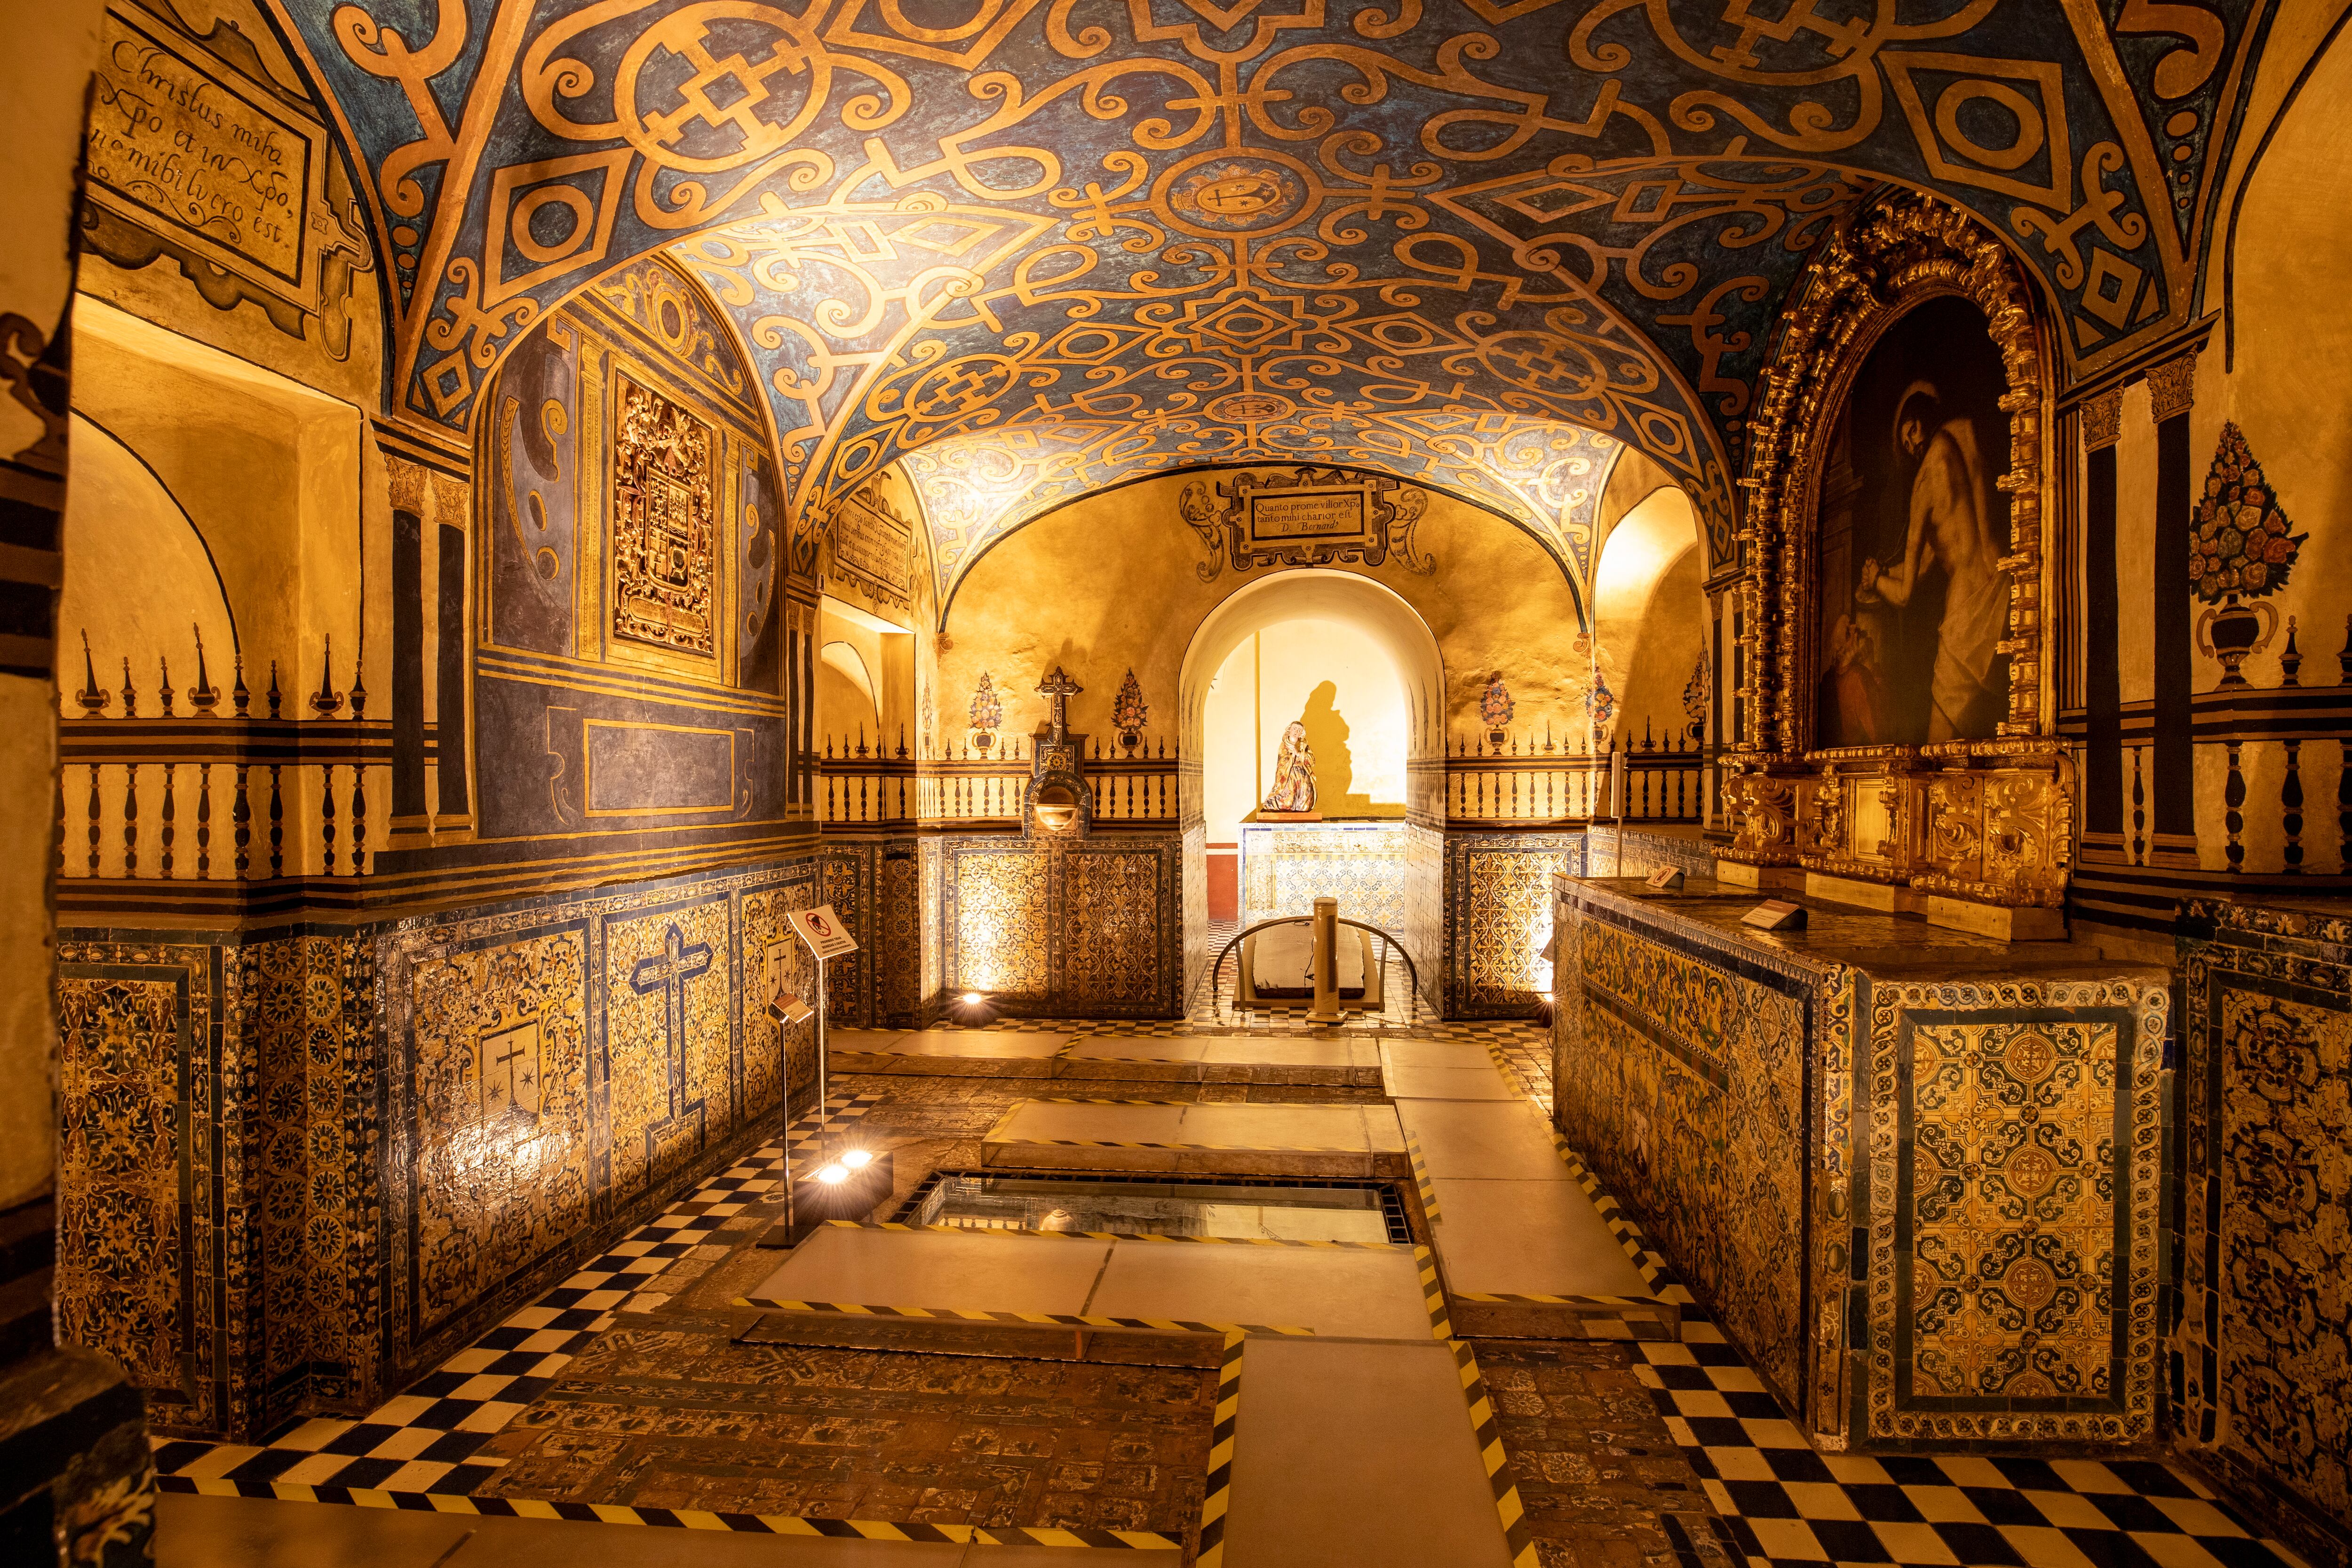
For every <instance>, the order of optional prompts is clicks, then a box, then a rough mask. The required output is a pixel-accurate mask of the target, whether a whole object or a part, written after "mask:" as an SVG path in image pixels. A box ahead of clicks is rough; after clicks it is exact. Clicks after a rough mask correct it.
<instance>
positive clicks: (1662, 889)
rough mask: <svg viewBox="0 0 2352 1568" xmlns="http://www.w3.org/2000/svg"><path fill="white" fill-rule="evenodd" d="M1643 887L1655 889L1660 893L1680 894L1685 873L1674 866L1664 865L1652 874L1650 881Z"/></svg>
mask: <svg viewBox="0 0 2352 1568" xmlns="http://www.w3.org/2000/svg"><path fill="white" fill-rule="evenodd" d="M1642 885H1643V886H1644V887H1648V888H1653V889H1654V890H1656V891H1657V892H1659V893H1680V892H1681V891H1682V886H1683V873H1681V872H1679V871H1676V870H1675V868H1674V867H1673V866H1670V865H1662V866H1660V867H1659V868H1658V869H1657V870H1655V871H1654V872H1652V873H1650V879H1649V880H1648V881H1647V882H1645V883H1643V884H1642Z"/></svg>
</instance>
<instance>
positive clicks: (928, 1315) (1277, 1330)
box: [735, 1296, 1315, 1336]
mask: <svg viewBox="0 0 2352 1568" xmlns="http://www.w3.org/2000/svg"><path fill="white" fill-rule="evenodd" d="M735 1304H736V1305H737V1306H739V1307H752V1308H756V1309H758V1310H759V1311H761V1312H831V1313H833V1314H835V1315H836V1316H841V1317H863V1318H911V1319H917V1320H925V1321H929V1322H966V1323H1029V1324H1033V1325H1036V1326H1041V1327H1045V1328H1069V1329H1153V1330H1156V1331H1158V1332H1159V1333H1213V1334H1253V1333H1267V1334H1287V1335H1292V1336H1297V1335H1303V1334H1312V1333H1314V1332H1315V1331H1314V1330H1313V1329H1308V1328H1290V1327H1284V1326H1280V1325H1275V1324H1268V1323H1201V1322H1190V1321H1189V1320H1185V1319H1181V1318H1106V1317H1095V1316H1091V1315H1082V1314H1080V1313H1076V1312H990V1311H986V1310H984V1309H982V1308H979V1307H877V1306H874V1305H872V1304H870V1303H867V1302H863V1301H780V1300H776V1299H774V1298H772V1297H768V1296H738V1297H736V1298H735Z"/></svg>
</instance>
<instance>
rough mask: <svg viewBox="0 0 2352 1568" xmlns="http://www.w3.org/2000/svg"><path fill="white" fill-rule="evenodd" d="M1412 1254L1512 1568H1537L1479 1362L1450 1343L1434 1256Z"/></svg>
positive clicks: (1460, 1343)
mask: <svg viewBox="0 0 2352 1568" xmlns="http://www.w3.org/2000/svg"><path fill="white" fill-rule="evenodd" d="M1412 1254H1413V1261H1414V1262H1415V1263H1417V1264H1419V1265H1420V1268H1421V1296H1422V1304H1423V1306H1425V1307H1427V1308H1428V1309H1429V1334H1430V1337H1431V1338H1432V1339H1434V1340H1437V1341H1438V1342H1440V1343H1443V1344H1444V1346H1445V1348H1446V1350H1447V1352H1448V1353H1450V1354H1452V1355H1453V1357H1454V1370H1455V1371H1456V1372H1457V1373H1459V1374H1460V1375H1461V1378H1462V1397H1463V1398H1464V1399H1465V1401H1466V1402H1467V1403H1468V1405H1469V1406H1470V1429H1471V1432H1472V1435H1473V1436H1475V1437H1476V1438H1477V1442H1478V1462H1479V1463H1480V1464H1481V1465H1483V1466H1485V1467H1486V1484H1487V1485H1488V1486H1489V1487H1490V1488H1492V1489H1493V1491H1494V1494H1495V1512H1496V1516H1497V1517H1498V1518H1500V1519H1501V1521H1503V1538H1504V1540H1505V1541H1506V1542H1508V1543H1509V1546H1510V1550H1511V1568H1536V1548H1535V1542H1534V1540H1533V1539H1532V1538H1531V1537H1530V1536H1529V1535H1528V1521H1527V1510H1526V1509H1525V1508H1524V1507H1522V1506H1521V1505H1520V1502H1519V1489H1518V1486H1517V1483H1516V1482H1514V1481H1513V1480H1512V1479H1511V1474H1510V1456H1509V1455H1508V1454H1507V1453H1505V1452H1504V1451H1503V1438H1502V1435H1501V1434H1500V1433H1499V1432H1498V1431H1497V1430H1496V1426H1495V1406H1494V1401H1493V1400H1491V1399H1490V1398H1488V1397H1487V1394H1486V1377H1485V1375H1483V1374H1481V1373H1480V1372H1479V1370H1478V1357H1477V1355H1476V1354H1475V1352H1473V1351H1472V1350H1471V1348H1470V1344H1469V1342H1468V1341H1467V1340H1458V1339H1455V1338H1454V1325H1453V1323H1452V1322H1449V1321H1448V1319H1447V1316H1446V1311H1445V1287H1444V1284H1443V1283H1441V1282H1440V1281H1439V1280H1438V1277H1437V1256H1436V1254H1435V1253H1433V1252H1432V1251H1431V1250H1430V1249H1428V1248H1426V1247H1416V1248H1414V1249H1412Z"/></svg>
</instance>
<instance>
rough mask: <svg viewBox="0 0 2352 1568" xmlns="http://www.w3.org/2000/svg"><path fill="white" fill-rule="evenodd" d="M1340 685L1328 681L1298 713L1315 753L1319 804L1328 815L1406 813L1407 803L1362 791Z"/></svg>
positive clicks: (1308, 696)
mask: <svg viewBox="0 0 2352 1568" xmlns="http://www.w3.org/2000/svg"><path fill="white" fill-rule="evenodd" d="M1298 722H1299V723H1300V724H1301V725H1302V726H1304V727H1306V730H1307V747H1308V749H1309V750H1311V751H1312V752H1313V753H1314V755H1315V807H1316V810H1318V811H1321V812H1322V813H1323V814H1324V815H1325V816H1327V817H1402V816H1403V815H1404V803H1403V802H1402V801H1399V800H1382V801H1379V802H1375V801H1374V800H1372V798H1371V796H1370V794H1358V793H1356V792H1355V791H1354V789H1353V786H1354V784H1355V782H1356V759H1355V754H1354V753H1353V752H1351V751H1350V750H1349V748H1348V735H1349V728H1348V721H1347V719H1346V717H1344V716H1342V715H1341V714H1340V712H1339V683H1338V682H1336V681H1325V682H1323V683H1322V684H1320V685H1318V686H1317V687H1316V688H1315V689H1314V690H1313V691H1311V692H1309V693H1307V706H1306V708H1305V709H1304V710H1302V711H1301V712H1300V714H1299V716H1298Z"/></svg>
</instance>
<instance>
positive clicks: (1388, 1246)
mask: <svg viewBox="0 0 2352 1568" xmlns="http://www.w3.org/2000/svg"><path fill="white" fill-rule="evenodd" d="M825 1223H826V1224H827V1225H831V1226H835V1227H838V1228H842V1229H845V1230H908V1231H923V1232H930V1231H937V1232H940V1233H941V1234H944V1235H948V1236H1006V1237H1013V1238H1016V1239H1018V1238H1023V1237H1026V1238H1030V1239H1038V1240H1045V1241H1191V1242H1199V1243H1202V1244H1204V1245H1207V1246H1211V1247H1308V1248H1315V1249H1320V1250H1322V1251H1326V1252H1401V1251H1402V1250H1403V1249H1404V1248H1405V1246H1406V1245H1407V1244H1406V1243H1404V1242H1399V1241H1318V1240H1293V1239H1289V1238H1286V1237H1279V1236H1162V1235H1160V1234H1159V1233H1158V1232H1156V1231H1150V1230H1016V1229H1013V1228H1010V1227H1007V1226H998V1225H990V1226H964V1225H908V1224H907V1223H905V1222H904V1221H901V1220H895V1219H828V1220H826V1221H825Z"/></svg>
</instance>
